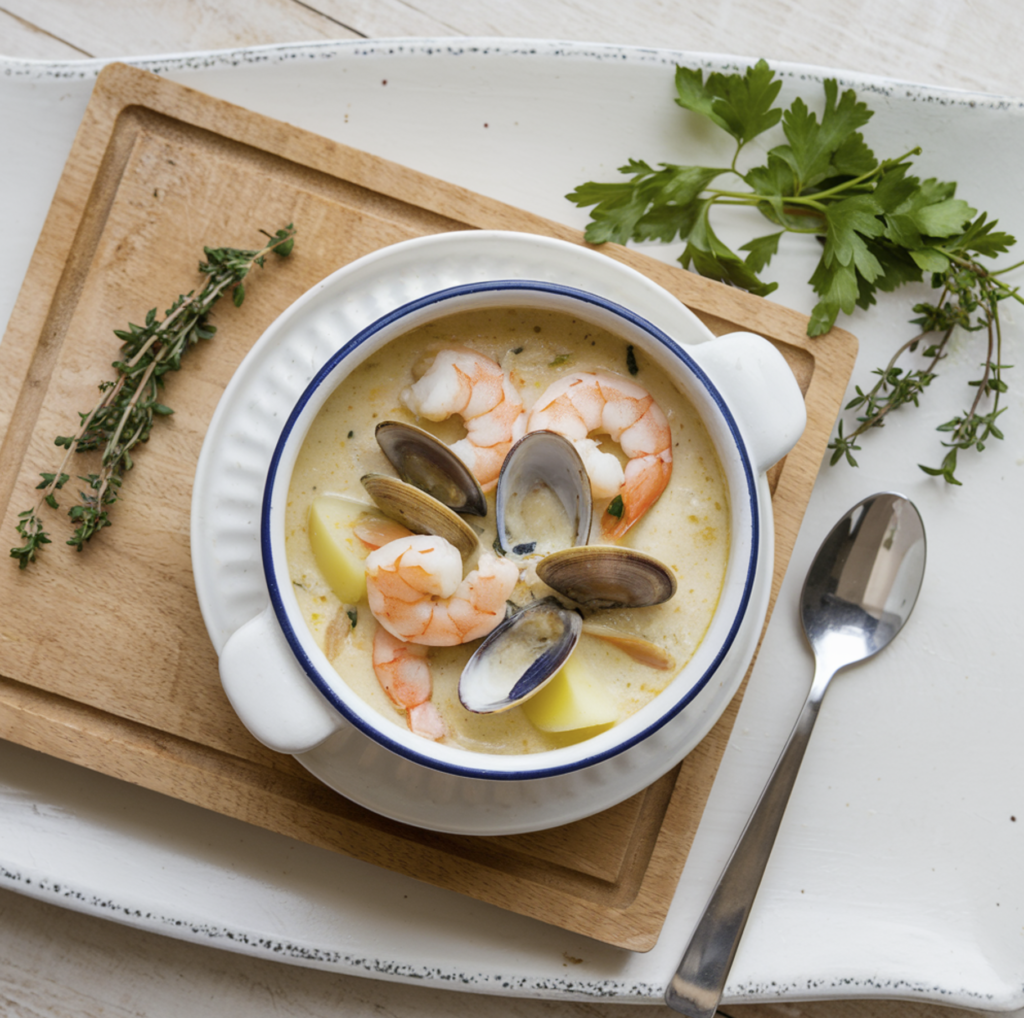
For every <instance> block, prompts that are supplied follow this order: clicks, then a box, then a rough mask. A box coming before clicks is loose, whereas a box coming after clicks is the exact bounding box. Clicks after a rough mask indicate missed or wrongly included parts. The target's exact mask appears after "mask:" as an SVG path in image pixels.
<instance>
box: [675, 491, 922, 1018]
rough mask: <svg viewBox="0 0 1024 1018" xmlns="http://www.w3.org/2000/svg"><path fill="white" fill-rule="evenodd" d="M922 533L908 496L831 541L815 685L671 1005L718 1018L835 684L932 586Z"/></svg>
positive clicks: (820, 596) (821, 576) (679, 975)
mask: <svg viewBox="0 0 1024 1018" xmlns="http://www.w3.org/2000/svg"><path fill="white" fill-rule="evenodd" d="M924 563H925V536H924V525H923V524H922V522H921V516H920V514H919V513H918V511H917V509H916V507H915V506H914V504H913V503H912V502H910V501H909V500H908V499H906V498H904V497H903V496H902V495H895V494H891V493H889V492H882V493H880V494H878V495H872V496H871V497H870V498H866V499H864V501H863V502H859V503H858V504H857V505H855V506H854V507H853V508H852V509H851V510H850V511H849V512H848V513H847V514H846V515H845V516H844V517H843V518H842V519H841V520H840V521H839V522H838V523H837V524H836V525H835V527H833V529H832V532H831V533H830V534H829V535H828V537H826V538H825V541H824V543H823V544H822V546H821V547H820V548H819V549H818V554H817V555H816V556H815V558H814V561H813V562H812V563H811V568H810V571H809V572H808V574H807V579H806V580H805V581H804V588H803V593H802V595H801V598H800V604H801V617H802V621H803V626H804V633H805V634H806V635H807V640H808V642H809V643H810V645H811V649H812V650H813V651H814V657H815V671H814V681H813V683H812V685H811V691H810V693H809V694H808V697H807V701H806V702H805V703H804V706H803V710H802V711H801V712H800V717H799V718H798V719H797V722H796V725H795V727H794V728H793V731H792V733H791V734H790V736H789V741H788V742H787V743H786V747H785V749H783V751H782V755H781V756H780V757H779V760H778V763H776V765H775V770H773V771H772V776H771V777H770V778H769V779H768V784H767V785H766V786H765V789H764V791H763V792H762V793H761V798H760V799H759V800H758V803H757V806H755V807H754V812H753V813H752V814H751V815H750V819H749V820H748V821H747V826H746V827H745V828H744V829H743V834H742V835H741V836H740V840H739V842H738V843H737V845H736V848H735V849H734V850H733V854H732V857H731V858H730V859H729V863H728V865H727V866H726V867H725V870H724V872H723V873H722V875H721V877H719V880H718V884H717V886H716V887H715V890H714V892H713V893H712V895H711V900H710V901H709V902H708V904H707V906H706V907H705V909H704V913H703V915H702V916H701V918H700V922H699V923H698V924H697V928H696V929H695V930H694V933H693V936H692V937H691V939H690V943H689V945H688V946H687V948H686V950H685V951H684V952H683V957H682V960H681V961H680V963H679V968H678V970H677V971H676V974H675V975H674V976H673V978H672V981H671V982H670V983H669V985H668V989H667V990H666V991H665V1003H666V1004H668V1006H669V1007H671V1008H672V1009H673V1010H675V1011H678V1012H680V1013H681V1014H684V1015H689V1016H690V1018H712V1016H713V1015H714V1013H715V1010H716V1009H717V1007H718V1003H719V1001H720V1000H721V998H722V990H723V989H724V988H725V980H726V977H727V976H728V974H729V969H730V968H731V966H732V960H733V957H734V956H735V954H736V948H737V946H738V945H739V941H740V937H741V936H742V934H743V927H744V926H745V925H746V922H747V916H748V915H749V914H750V907H751V905H752V904H753V902H754V896H755V895H756V894H757V888H758V885H759V884H760V883H761V876H762V874H763V873H764V868H765V865H766V864H767V862H768V856H769V855H770V854H771V850H772V845H773V844H774V842H775V836H776V834H777V833H778V830H779V824H780V823H781V822H782V815H783V813H784V812H785V809H786V803H787V802H788V801H789V793H790V792H791V791H792V789H793V783H794V782H795V781H796V775H797V771H798V770H799V769H800V762H801V760H802V759H803V755H804V750H805V749H806V748H807V741H808V739H809V738H810V735H811V729H812V728H813V727H814V722H815V720H816V719H817V717H818V708H819V707H820V706H821V701H822V698H823V697H824V695H825V690H826V689H827V688H828V684H829V681H830V680H831V678H832V676H833V675H835V673H836V672H837V671H839V670H840V669H841V668H845V667H846V666H847V665H851V664H855V663H856V662H858V661H863V660H864V659H865V658H869V657H871V656H872V655H874V654H877V653H878V652H879V651H880V650H881V649H882V648H883V647H885V646H886V645H887V644H888V643H889V642H890V641H891V640H892V639H893V637H894V636H895V635H896V634H897V633H898V632H899V631H900V629H902V628H903V624H904V623H905V622H906V621H907V618H908V617H909V615H910V612H911V610H912V609H913V607H914V602H915V601H916V600H917V593H918V591H919V590H920V588H921V580H922V579H923V578H924Z"/></svg>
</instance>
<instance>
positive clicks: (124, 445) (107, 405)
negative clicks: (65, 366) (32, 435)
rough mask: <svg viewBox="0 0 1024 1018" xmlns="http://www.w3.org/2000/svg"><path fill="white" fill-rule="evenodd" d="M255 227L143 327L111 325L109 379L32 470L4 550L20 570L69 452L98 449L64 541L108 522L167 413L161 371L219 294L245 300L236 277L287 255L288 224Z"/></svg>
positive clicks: (200, 336)
mask: <svg viewBox="0 0 1024 1018" xmlns="http://www.w3.org/2000/svg"><path fill="white" fill-rule="evenodd" d="M261 232H262V233H264V235H265V236H266V237H267V238H268V239H267V243H266V244H265V245H264V246H263V247H262V248H260V249H259V250H255V251H242V250H238V249H236V248H228V247H221V248H209V247H208V248H204V252H205V254H206V261H205V262H200V264H199V271H200V272H201V273H203V274H204V275H205V276H206V277H207V278H206V282H205V284H204V285H203V286H202V287H201V288H200V289H199V290H198V292H197V291H195V290H193V291H191V292H190V293H187V294H182V295H181V296H180V297H178V299H177V300H176V301H175V302H174V304H173V305H172V306H171V307H170V308H169V309H168V310H167V311H166V312H165V315H164V317H163V319H158V317H157V311H156V308H153V309H152V310H150V311H149V313H148V314H147V315H146V320H145V325H133V324H129V325H128V328H127V329H125V330H119V329H115V330H114V334H115V335H116V336H117V338H118V339H120V340H121V344H122V345H121V356H120V358H119V359H118V360H116V361H114V363H113V365H112V366H113V368H114V370H115V372H116V378H115V379H113V380H107V381H104V382H101V383H100V385H99V390H100V399H99V401H98V402H97V403H96V405H95V406H94V407H93V408H92V409H91V410H89V411H88V412H86V413H79V415H78V416H79V427H78V430H77V432H76V433H75V434H74V435H60V436H58V437H57V438H56V439H54V445H56V446H58V447H60V448H63V449H64V450H65V454H64V458H63V460H62V462H61V464H60V466H59V467H58V468H57V469H56V470H54V471H46V472H42V473H40V477H41V478H42V480H41V482H40V483H39V484H38V485H37V486H36V488H37V490H39V491H40V492H41V494H40V496H39V500H38V502H37V503H36V504H35V506H33V507H32V508H31V509H27V510H25V512H23V513H20V514H19V516H18V525H17V529H18V533H19V534H20V535H21V537H22V540H23V541H24V543H23V544H22V545H20V546H19V547H16V548H11V557H12V558H15V559H18V564H19V566H20V567H21V568H22V569H24V568H26V567H27V566H28V565H29V563H30V562H34V561H35V560H36V556H37V554H38V553H39V550H40V549H41V548H42V546H43V545H46V544H50V543H51V541H50V536H49V534H48V533H47V531H46V529H45V526H44V522H43V519H42V517H41V515H40V514H41V512H42V510H43V506H44V505H46V506H49V507H50V508H51V509H57V508H59V505H60V503H59V502H58V499H57V494H56V493H57V492H58V491H60V490H61V489H63V487H64V485H65V484H67V482H68V481H69V480H71V475H70V474H68V473H67V472H66V471H65V468H66V467H68V465H69V463H70V460H71V458H72V456H73V454H75V453H87V452H92V451H95V450H102V452H101V455H100V459H99V470H98V471H97V472H95V473H90V474H87V475H84V476H80V477H79V478H78V479H79V480H81V481H84V482H85V485H86V489H87V490H84V491H79V493H78V499H77V501H76V502H75V503H74V504H73V505H72V506H71V508H70V509H69V510H68V514H67V515H68V517H69V518H70V519H71V522H72V523H73V524H74V525H75V528H74V532H73V533H72V536H71V537H70V539H69V540H68V541H67V543H68V544H70V545H72V546H73V547H74V548H75V549H76V550H78V551H81V550H82V549H83V548H84V547H85V543H86V542H87V541H89V540H90V539H91V538H92V537H93V536H94V535H95V534H97V533H98V532H99V531H100V530H102V529H104V528H105V527H109V526H110V525H111V519H110V515H109V509H110V506H111V505H113V503H114V502H116V501H117V500H118V498H119V492H120V489H121V485H122V484H123V482H124V477H125V474H126V473H127V472H128V471H129V470H131V468H132V466H133V465H134V459H133V457H132V454H133V452H134V451H135V450H136V447H137V446H138V445H139V443H140V442H146V441H148V440H149V434H150V430H151V429H152V427H153V422H154V421H155V419H156V418H157V417H163V416H167V415H169V414H172V413H173V412H174V411H173V410H172V409H171V408H170V407H168V406H166V405H165V404H164V403H162V402H161V401H160V400H159V399H158V396H159V391H160V389H161V388H162V387H163V376H164V375H165V374H166V373H167V372H168V371H177V370H178V369H179V368H180V367H181V359H182V357H183V356H184V354H186V353H187V352H188V350H189V349H190V348H191V347H193V346H195V345H196V344H197V343H198V342H199V341H200V340H204V339H211V338H212V337H213V335H214V333H215V332H216V331H217V330H216V328H215V327H214V326H213V325H210V324H209V323H208V322H207V320H206V316H207V315H208V313H209V312H210V309H211V308H212V307H213V305H214V304H215V303H216V302H217V301H218V300H219V299H220V298H221V296H223V294H224V293H226V292H227V291H229V290H230V291H231V294H232V298H233V302H234V304H235V306H236V307H237V306H239V305H240V304H241V303H242V301H243V300H244V299H245V283H244V280H245V278H246V276H248V274H249V271H250V270H251V269H252V268H253V266H254V265H259V266H261V267H262V265H263V262H264V259H265V258H266V256H267V255H268V254H270V252H271V251H273V252H274V253H275V254H278V255H281V256H287V255H288V254H290V253H291V250H292V247H293V246H294V244H295V228H294V226H292V225H291V224H289V225H288V226H286V227H284V228H283V229H281V230H278V231H277V232H276V233H274V234H269V233H267V232H266V231H261Z"/></svg>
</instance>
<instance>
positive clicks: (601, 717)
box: [522, 654, 618, 735]
mask: <svg viewBox="0 0 1024 1018" xmlns="http://www.w3.org/2000/svg"><path fill="white" fill-rule="evenodd" d="M522 709H523V713H524V714H526V716H527V717H528V718H529V719H530V721H531V723H532V724H533V725H534V726H536V727H537V728H539V729H540V730H541V731H542V732H571V731H575V730H576V729H581V728H587V729H594V731H591V732H588V733H587V734H588V735H596V734H597V732H599V731H603V730H604V729H606V728H610V727H611V726H612V725H613V724H615V722H616V721H617V720H618V711H617V710H616V707H615V702H614V701H613V700H612V698H611V696H609V694H608V692H607V690H605V688H604V686H603V685H602V683H601V681H600V680H599V679H597V678H595V677H594V675H593V674H592V673H591V672H590V671H589V670H588V669H587V666H586V665H585V664H584V663H583V661H582V660H581V659H580V657H579V655H577V654H573V655H572V656H571V657H570V658H569V660H568V661H566V663H565V664H564V665H563V666H562V667H561V669H560V670H559V671H558V674H557V675H555V677H554V678H553V679H552V680H551V681H550V682H549V683H548V684H547V685H546V686H545V687H544V688H543V689H542V690H541V691H540V692H539V693H535V694H534V695H533V696H531V697H530V699H529V700H526V701H525V702H524V703H523V705H522Z"/></svg>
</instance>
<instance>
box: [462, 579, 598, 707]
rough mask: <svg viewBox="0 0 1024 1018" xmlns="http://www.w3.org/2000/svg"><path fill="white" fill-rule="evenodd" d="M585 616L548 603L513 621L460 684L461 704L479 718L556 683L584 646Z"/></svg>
mask: <svg viewBox="0 0 1024 1018" xmlns="http://www.w3.org/2000/svg"><path fill="white" fill-rule="evenodd" d="M582 628H583V622H582V620H581V619H580V617H579V615H578V614H577V613H576V612H574V611H570V610H569V609H567V608H563V607H562V606H561V605H560V604H558V603H557V602H556V601H554V600H553V599H549V598H545V599H544V600H542V601H534V602H533V604H530V605H527V607H525V608H523V609H521V610H520V611H518V612H516V613H515V614H514V615H511V616H509V617H508V618H507V619H505V621H504V622H502V624H501V625H500V626H498V628H497V629H495V630H494V631H493V632H492V633H491V634H490V635H489V636H488V637H487V639H485V640H484V642H483V643H481V644H480V646H479V647H477V649H476V651H475V652H474V654H473V656H472V657H471V658H470V659H469V661H467V662H466V667H465V668H463V670H462V676H461V678H460V679H459V699H460V700H461V701H462V706H463V707H465V708H466V710H469V711H472V712H473V713H474V714H495V713H497V712H499V711H503V710H508V708H509V707H514V706H515V705H516V704H517V703H522V702H523V700H526V699H528V698H529V697H530V696H532V695H533V694H534V693H536V692H537V691H538V690H540V689H542V688H543V687H544V686H545V685H547V683H548V682H549V681H550V680H551V679H552V678H554V676H555V674H556V673H557V671H558V670H559V668H561V667H562V665H564V664H565V662H566V661H567V660H568V658H569V655H570V654H571V653H572V652H573V650H574V649H575V647H576V644H577V643H578V642H579V638H580V633H581V631H582Z"/></svg>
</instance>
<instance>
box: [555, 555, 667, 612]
mask: <svg viewBox="0 0 1024 1018" xmlns="http://www.w3.org/2000/svg"><path fill="white" fill-rule="evenodd" d="M537 575H538V576H539V577H540V579H541V580H542V581H543V582H544V583H546V584H547V585H548V586H549V587H551V589H552V590H555V591H557V592H558V593H559V594H562V595H563V596H564V597H567V598H569V600H570V601H574V602H575V603H576V604H579V605H583V607H585V608H643V607H647V606H648V605H653V604H661V603H662V602H663V601H667V600H668V599H669V598H670V597H672V596H673V594H675V592H676V578H675V576H674V575H673V573H672V570H671V569H669V568H668V566H666V565H664V564H663V563H661V562H659V561H658V560H657V559H656V558H654V556H652V555H647V554H645V553H644V552H641V551H637V550H636V549H634V548H624V547H621V546H618V545H587V546H585V547H580V548H566V549H564V550H563V551H556V552H553V553H552V554H550V555H547V556H546V557H545V558H543V559H542V560H541V561H540V562H538V563H537Z"/></svg>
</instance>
